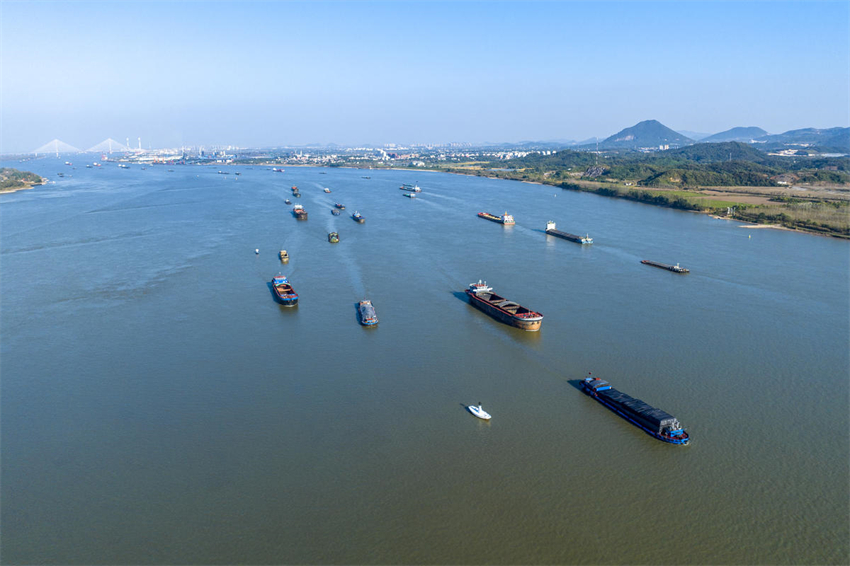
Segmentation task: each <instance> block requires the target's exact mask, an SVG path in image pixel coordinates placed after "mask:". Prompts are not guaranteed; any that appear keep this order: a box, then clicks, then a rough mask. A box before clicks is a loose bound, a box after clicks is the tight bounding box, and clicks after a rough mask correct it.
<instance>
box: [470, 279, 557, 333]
mask: <svg viewBox="0 0 850 566" xmlns="http://www.w3.org/2000/svg"><path fill="white" fill-rule="evenodd" d="M466 294H467V296H468V297H469V304H470V305H472V306H473V307H475V308H477V309H478V310H481V311H484V312H485V313H487V314H489V315H490V316H492V317H493V318H495V319H496V320H499V321H501V322H504V323H505V324H510V325H511V326H516V327H517V328H520V329H522V330H529V331H537V330H540V325H541V324H543V315H542V314H540V313H539V312H535V311H532V310H530V309H527V308H525V307H523V306H520V305H519V304H518V303H515V302H513V301H509V300H507V299H505V298H504V297H500V296H499V295H497V294H496V293H494V292H493V288H492V287H488V286H487V283H482V282H481V280H480V279H479V280H478V283H471V284H470V285H469V287H468V288H467V289H466Z"/></svg>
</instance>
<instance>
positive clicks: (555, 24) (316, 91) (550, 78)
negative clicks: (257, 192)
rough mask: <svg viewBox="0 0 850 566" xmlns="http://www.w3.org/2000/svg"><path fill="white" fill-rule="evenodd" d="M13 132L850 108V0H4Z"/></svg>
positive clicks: (522, 121)
mask: <svg viewBox="0 0 850 566" xmlns="http://www.w3.org/2000/svg"><path fill="white" fill-rule="evenodd" d="M0 10H2V13H0V16H1V17H0V47H2V51H0V73H2V75H0V80H2V83H0V95H2V99H0V120H2V121H1V122H0V151H2V152H6V153H9V152H17V151H21V152H23V151H31V150H33V149H35V148H36V147H38V146H40V145H42V144H44V143H46V142H48V141H50V140H52V139H53V138H59V139H61V140H62V141H65V142H67V143H69V144H71V145H74V146H76V147H78V148H82V149H86V148H88V147H90V146H92V145H94V144H95V143H98V142H100V141H101V140H103V139H105V138H107V137H113V138H115V139H117V140H119V141H122V142H123V141H124V140H125V138H127V137H129V138H131V140H134V141H133V143H134V144H135V143H136V142H135V140H136V138H137V137H139V136H141V138H142V143H143V145H144V146H145V147H147V146H148V145H152V146H153V147H166V146H179V145H183V144H185V145H198V144H203V145H207V146H209V145H214V144H225V145H226V144H232V145H238V146H271V145H292V144H305V143H329V142H335V143H340V144H360V143H388V142H397V143H428V142H447V141H471V142H482V141H519V140H547V139H576V140H582V139H586V138H589V137H592V136H597V135H598V136H601V137H602V136H608V135H610V134H613V133H615V132H616V131H618V130H620V129H622V128H624V127H627V126H631V125H633V124H634V123H636V122H638V121H640V120H645V119H650V118H654V119H657V120H659V121H661V122H662V123H664V124H666V125H667V126H670V127H672V128H674V129H678V130H691V131H697V132H709V133H714V132H718V131H721V130H725V129H728V128H730V127H733V126H751V125H754V126H760V127H762V128H764V129H766V130H768V131H769V132H772V133H778V132H782V131H786V130H789V129H795V128H803V127H821V128H825V127H833V126H847V125H848V123H850V3H848V2H846V1H836V2H808V1H807V2H787V3H781V2H749V3H745V2H709V3H702V2H681V1H680V2H673V1H670V2H618V3H615V2H592V3H585V2H540V3H531V2H344V3H343V2H309V3H301V2H262V3H241V2H240V3H235V2H233V3H230V2H181V3H178V2H97V3H85V2H14V1H8V0H4V1H3V2H2V3H0Z"/></svg>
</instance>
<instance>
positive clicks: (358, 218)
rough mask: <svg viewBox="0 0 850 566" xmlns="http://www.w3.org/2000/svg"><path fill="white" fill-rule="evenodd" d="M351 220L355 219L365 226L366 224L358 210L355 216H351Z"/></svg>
mask: <svg viewBox="0 0 850 566" xmlns="http://www.w3.org/2000/svg"><path fill="white" fill-rule="evenodd" d="M351 218H353V219H354V221H355V222H357V223H358V224H363V223H364V222H366V219H365V218H363V215H362V214H360V213H359V212H357V211H356V210H355V211H354V214H352V215H351Z"/></svg>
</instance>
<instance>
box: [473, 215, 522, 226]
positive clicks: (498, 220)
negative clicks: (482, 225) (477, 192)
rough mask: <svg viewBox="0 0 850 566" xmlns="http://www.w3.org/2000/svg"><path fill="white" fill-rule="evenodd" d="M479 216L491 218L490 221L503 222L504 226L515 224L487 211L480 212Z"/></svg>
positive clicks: (485, 218) (486, 218)
mask: <svg viewBox="0 0 850 566" xmlns="http://www.w3.org/2000/svg"><path fill="white" fill-rule="evenodd" d="M478 218H483V219H484V220H489V221H490V222H495V223H496V224H501V225H503V226H513V225H514V222H505V221H504V220H502V219H501V218H499V217H498V216H495V215H493V214H487V213H485V212H479V213H478Z"/></svg>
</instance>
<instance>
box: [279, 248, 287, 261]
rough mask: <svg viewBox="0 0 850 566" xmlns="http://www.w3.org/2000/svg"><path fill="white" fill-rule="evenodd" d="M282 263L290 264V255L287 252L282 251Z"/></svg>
mask: <svg viewBox="0 0 850 566" xmlns="http://www.w3.org/2000/svg"><path fill="white" fill-rule="evenodd" d="M280 263H289V254H288V253H286V250H280Z"/></svg>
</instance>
